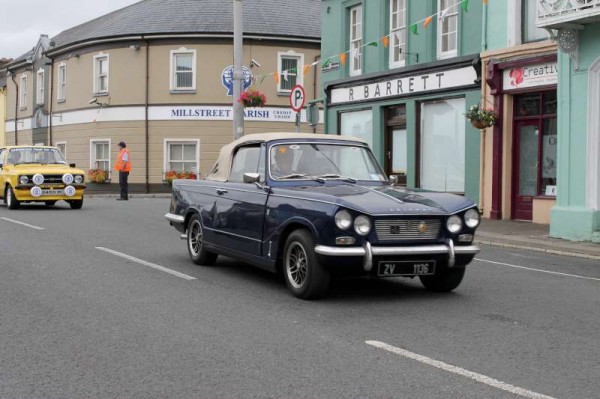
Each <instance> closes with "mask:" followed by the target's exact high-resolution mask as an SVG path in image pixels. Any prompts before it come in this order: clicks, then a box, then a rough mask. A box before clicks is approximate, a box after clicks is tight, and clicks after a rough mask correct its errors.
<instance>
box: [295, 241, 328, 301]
mask: <svg viewBox="0 0 600 399" xmlns="http://www.w3.org/2000/svg"><path fill="white" fill-rule="evenodd" d="M314 248H315V244H314V240H313V238H312V235H311V234H310V233H309V232H308V231H306V230H296V231H294V232H292V234H290V235H289V237H288V239H287V240H286V242H285V249H284V253H283V276H284V278H285V283H286V285H287V286H288V288H289V289H290V291H291V292H292V294H293V295H294V296H295V297H298V298H302V299H313V298H318V297H321V296H323V295H325V293H326V292H327V290H328V289H329V282H330V280H331V273H329V271H328V270H327V269H325V268H324V267H323V265H321V262H320V261H319V258H318V256H317V254H316V253H315V250H314Z"/></svg>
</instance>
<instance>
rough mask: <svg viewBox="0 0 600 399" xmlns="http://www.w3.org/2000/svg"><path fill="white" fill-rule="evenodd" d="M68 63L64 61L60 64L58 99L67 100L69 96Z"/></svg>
mask: <svg viewBox="0 0 600 399" xmlns="http://www.w3.org/2000/svg"><path fill="white" fill-rule="evenodd" d="M66 96H67V64H65V63H64V62H63V63H61V64H59V65H58V87H57V94H56V99H57V100H58V101H65V99H66V98H67V97H66Z"/></svg>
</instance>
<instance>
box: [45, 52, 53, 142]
mask: <svg viewBox="0 0 600 399" xmlns="http://www.w3.org/2000/svg"><path fill="white" fill-rule="evenodd" d="M46 57H48V56H46ZM48 58H50V60H51V62H50V98H48V103H49V105H48V145H52V141H53V140H52V112H53V111H54V103H53V102H52V100H53V98H54V58H51V57H48Z"/></svg>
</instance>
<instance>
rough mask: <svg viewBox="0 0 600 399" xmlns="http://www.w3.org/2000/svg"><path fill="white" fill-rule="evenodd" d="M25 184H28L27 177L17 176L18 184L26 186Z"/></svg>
mask: <svg viewBox="0 0 600 399" xmlns="http://www.w3.org/2000/svg"><path fill="white" fill-rule="evenodd" d="M27 183H29V177H27V176H19V184H27Z"/></svg>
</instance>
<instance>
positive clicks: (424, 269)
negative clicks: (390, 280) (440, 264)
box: [377, 260, 435, 277]
mask: <svg viewBox="0 0 600 399" xmlns="http://www.w3.org/2000/svg"><path fill="white" fill-rule="evenodd" d="M434 273H435V261H434V260H427V261H394V262H388V261H381V262H379V267H378V269H377V275H379V276H381V277H394V276H427V275H430V274H434Z"/></svg>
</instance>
